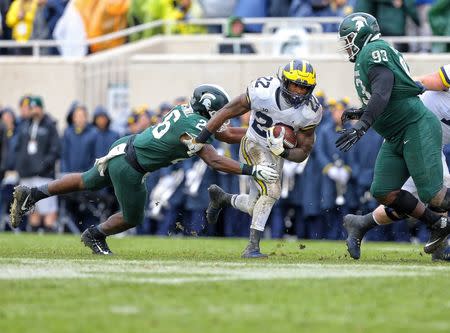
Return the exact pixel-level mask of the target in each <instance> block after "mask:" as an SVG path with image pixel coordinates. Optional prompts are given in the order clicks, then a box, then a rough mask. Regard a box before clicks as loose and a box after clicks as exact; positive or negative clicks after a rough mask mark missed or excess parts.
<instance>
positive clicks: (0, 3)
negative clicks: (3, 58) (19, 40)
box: [0, 0, 12, 55]
mask: <svg viewBox="0 0 450 333" xmlns="http://www.w3.org/2000/svg"><path fill="white" fill-rule="evenodd" d="M11 2H12V0H0V40H10V39H11V38H12V31H11V28H10V27H8V25H7V24H6V14H7V13H8V9H9V7H10V6H11ZM7 54H9V49H8V48H3V47H0V55H7Z"/></svg>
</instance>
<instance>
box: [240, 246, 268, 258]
mask: <svg viewBox="0 0 450 333" xmlns="http://www.w3.org/2000/svg"><path fill="white" fill-rule="evenodd" d="M268 257H269V256H268V255H267V254H264V253H261V251H260V250H259V246H258V247H253V246H252V245H251V244H249V245H247V247H246V248H245V250H244V252H242V255H241V258H244V259H266V258H268Z"/></svg>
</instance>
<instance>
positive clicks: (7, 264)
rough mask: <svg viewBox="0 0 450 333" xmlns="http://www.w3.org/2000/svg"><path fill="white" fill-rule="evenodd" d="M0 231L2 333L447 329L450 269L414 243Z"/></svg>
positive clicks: (442, 330) (449, 324)
mask: <svg viewBox="0 0 450 333" xmlns="http://www.w3.org/2000/svg"><path fill="white" fill-rule="evenodd" d="M109 244H110V247H111V249H112V250H113V251H114V252H115V253H116V254H115V255H114V256H112V257H95V256H92V255H91V254H90V253H89V251H88V249H87V248H84V247H83V246H82V245H81V243H80V241H79V238H78V237H74V236H36V235H28V234H26V235H25V234H20V235H14V234H0V332H2V333H3V332H8V333H9V332H77V333H79V332H104V333H113V332H170V333H171V332H196V333H199V332H261V333H263V332H377V333H379V332H421V333H423V332H449V331H450V316H449V314H448V313H449V311H450V280H449V277H450V264H447V263H432V262H431V260H430V257H429V256H427V255H425V254H423V253H422V250H421V247H420V246H415V245H410V244H395V243H370V244H364V245H363V257H362V259H361V260H360V261H354V260H352V259H351V258H349V257H348V256H347V255H346V251H345V245H344V244H343V242H318V241H315V242H314V241H310V242H307V241H300V242H298V241H266V240H265V241H264V242H263V250H264V251H265V252H266V253H269V254H271V256H270V258H269V259H267V260H259V261H247V260H243V259H240V258H239V254H240V252H241V251H242V249H243V248H244V246H245V244H246V241H245V240H236V239H205V238H151V237H126V238H112V239H111V240H110V241H109Z"/></svg>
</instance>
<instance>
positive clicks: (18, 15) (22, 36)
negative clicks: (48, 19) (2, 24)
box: [6, 0, 41, 55]
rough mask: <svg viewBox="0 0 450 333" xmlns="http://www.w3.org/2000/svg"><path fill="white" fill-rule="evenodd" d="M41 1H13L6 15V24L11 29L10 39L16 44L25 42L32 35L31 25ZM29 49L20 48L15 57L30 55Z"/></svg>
mask: <svg viewBox="0 0 450 333" xmlns="http://www.w3.org/2000/svg"><path fill="white" fill-rule="evenodd" d="M40 1H41V0H14V1H13V2H12V4H11V7H9V10H8V13H7V14H6V24H7V25H8V27H10V28H11V29H12V37H13V39H14V40H15V41H17V42H26V41H28V40H29V39H30V37H31V35H32V33H33V23H34V18H35V15H36V10H37V8H38V5H39V2H40ZM31 51H32V50H31V48H30V47H27V48H24V47H20V48H17V49H16V50H15V51H14V52H15V54H16V55H30V54H31Z"/></svg>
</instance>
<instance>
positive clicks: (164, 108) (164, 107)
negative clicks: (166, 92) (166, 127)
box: [157, 102, 172, 118]
mask: <svg viewBox="0 0 450 333" xmlns="http://www.w3.org/2000/svg"><path fill="white" fill-rule="evenodd" d="M170 110H172V104H170V103H169V102H163V103H161V104H160V105H159V111H158V114H157V116H159V117H160V118H162V117H164V116H165V115H166V114H167V113H168V112H169V111H170Z"/></svg>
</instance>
